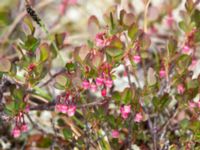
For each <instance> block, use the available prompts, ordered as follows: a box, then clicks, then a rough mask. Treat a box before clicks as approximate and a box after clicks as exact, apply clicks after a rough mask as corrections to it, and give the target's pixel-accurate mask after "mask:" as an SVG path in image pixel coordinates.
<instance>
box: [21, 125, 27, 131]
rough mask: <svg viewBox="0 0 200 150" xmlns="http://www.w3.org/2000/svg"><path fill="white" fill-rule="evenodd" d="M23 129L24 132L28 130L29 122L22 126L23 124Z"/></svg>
mask: <svg viewBox="0 0 200 150" xmlns="http://www.w3.org/2000/svg"><path fill="white" fill-rule="evenodd" d="M21 131H22V132H26V131H28V125H27V124H22V126H21Z"/></svg>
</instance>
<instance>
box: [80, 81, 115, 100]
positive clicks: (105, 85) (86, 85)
mask: <svg viewBox="0 0 200 150" xmlns="http://www.w3.org/2000/svg"><path fill="white" fill-rule="evenodd" d="M112 85H113V81H112V79H111V78H105V77H97V78H96V79H95V80H93V81H92V83H90V82H89V81H88V80H84V81H83V82H82V86H83V88H84V89H85V90H88V89H90V90H91V91H92V92H97V90H98V88H100V89H101V95H102V96H103V97H105V96H106V95H107V88H111V87H112ZM102 87H103V88H102Z"/></svg>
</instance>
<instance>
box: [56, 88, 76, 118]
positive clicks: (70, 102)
mask: <svg viewBox="0 0 200 150" xmlns="http://www.w3.org/2000/svg"><path fill="white" fill-rule="evenodd" d="M55 110H56V111H58V112H61V113H66V114H67V115H68V116H69V117H71V116H73V115H74V114H75V112H76V105H75V102H74V98H73V97H72V96H71V95H70V94H69V93H68V92H67V93H66V94H64V95H59V96H58V97H57V100H56V106H55Z"/></svg>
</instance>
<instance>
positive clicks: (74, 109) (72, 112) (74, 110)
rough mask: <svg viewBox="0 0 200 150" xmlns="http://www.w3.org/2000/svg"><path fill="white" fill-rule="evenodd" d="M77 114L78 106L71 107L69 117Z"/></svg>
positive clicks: (68, 112)
mask: <svg viewBox="0 0 200 150" xmlns="http://www.w3.org/2000/svg"><path fill="white" fill-rule="evenodd" d="M75 112H76V106H75V105H72V106H69V108H68V111H67V115H68V116H69V117H71V116H74V114H75Z"/></svg>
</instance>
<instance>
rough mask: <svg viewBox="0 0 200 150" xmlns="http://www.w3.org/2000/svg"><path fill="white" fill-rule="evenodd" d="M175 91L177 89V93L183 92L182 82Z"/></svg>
mask: <svg viewBox="0 0 200 150" xmlns="http://www.w3.org/2000/svg"><path fill="white" fill-rule="evenodd" d="M177 91H178V94H183V93H184V91H185V88H184V86H183V84H179V85H178V87H177Z"/></svg>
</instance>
